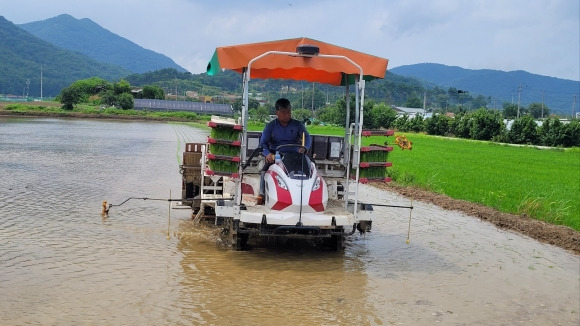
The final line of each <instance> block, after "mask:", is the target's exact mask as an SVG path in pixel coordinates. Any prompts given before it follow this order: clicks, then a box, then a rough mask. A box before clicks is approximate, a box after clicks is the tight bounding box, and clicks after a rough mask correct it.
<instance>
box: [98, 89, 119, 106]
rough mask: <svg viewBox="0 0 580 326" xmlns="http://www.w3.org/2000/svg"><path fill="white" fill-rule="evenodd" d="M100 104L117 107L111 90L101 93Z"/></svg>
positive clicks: (115, 98)
mask: <svg viewBox="0 0 580 326" xmlns="http://www.w3.org/2000/svg"><path fill="white" fill-rule="evenodd" d="M101 102H103V103H104V104H106V105H108V106H113V105H115V106H116V105H117V97H116V96H115V93H113V90H112V89H110V90H107V91H104V92H101Z"/></svg>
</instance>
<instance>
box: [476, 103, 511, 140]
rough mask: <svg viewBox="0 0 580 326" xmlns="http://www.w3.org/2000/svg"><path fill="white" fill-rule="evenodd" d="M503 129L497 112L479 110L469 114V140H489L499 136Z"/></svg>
mask: <svg viewBox="0 0 580 326" xmlns="http://www.w3.org/2000/svg"><path fill="white" fill-rule="evenodd" d="M503 128H504V125H503V121H502V118H501V115H500V114H499V113H498V112H495V111H489V110H486V109H479V110H477V111H475V112H473V113H472V114H470V126H469V136H470V138H471V139H477V140H491V139H492V138H494V137H496V136H499V135H500V134H501V133H502V131H503Z"/></svg>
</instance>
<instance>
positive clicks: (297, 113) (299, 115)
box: [292, 109, 313, 123]
mask: <svg viewBox="0 0 580 326" xmlns="http://www.w3.org/2000/svg"><path fill="white" fill-rule="evenodd" d="M292 118H293V119H296V120H298V121H302V122H304V123H305V122H306V121H307V120H308V121H309V120H310V118H313V116H312V111H310V110H308V109H292Z"/></svg>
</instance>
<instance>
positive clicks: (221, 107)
mask: <svg viewBox="0 0 580 326" xmlns="http://www.w3.org/2000/svg"><path fill="white" fill-rule="evenodd" d="M134 107H135V109H136V110H151V111H187V112H195V113H197V114H202V115H221V116H233V115H234V110H233V108H232V106H231V105H229V104H217V103H202V102H189V101H166V100H151V99H135V106H134Z"/></svg>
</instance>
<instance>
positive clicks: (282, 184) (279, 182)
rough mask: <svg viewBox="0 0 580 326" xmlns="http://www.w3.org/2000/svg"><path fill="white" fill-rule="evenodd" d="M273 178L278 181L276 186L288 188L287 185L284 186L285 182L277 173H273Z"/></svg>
mask: <svg viewBox="0 0 580 326" xmlns="http://www.w3.org/2000/svg"><path fill="white" fill-rule="evenodd" d="M274 179H276V182H277V183H278V187H280V188H282V189H284V190H288V187H287V186H286V182H284V180H282V178H281V177H280V176H279V175H277V174H276V175H275V176H274Z"/></svg>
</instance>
